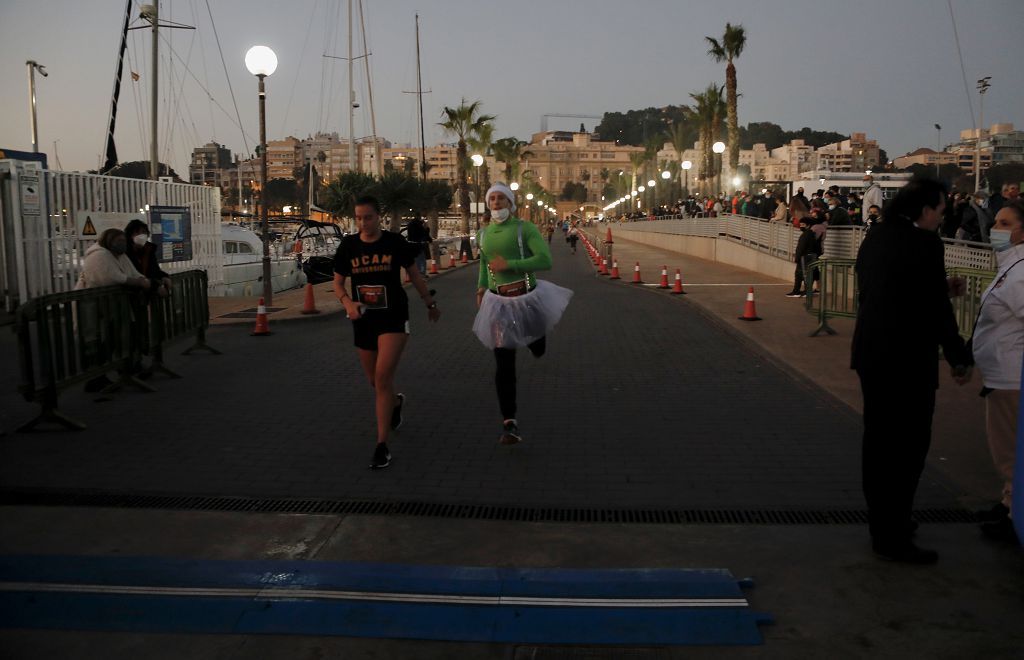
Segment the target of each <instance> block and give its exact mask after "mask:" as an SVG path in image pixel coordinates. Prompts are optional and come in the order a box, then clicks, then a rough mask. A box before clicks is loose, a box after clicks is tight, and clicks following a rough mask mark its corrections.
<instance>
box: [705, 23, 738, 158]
mask: <svg viewBox="0 0 1024 660" xmlns="http://www.w3.org/2000/svg"><path fill="white" fill-rule="evenodd" d="M704 39H705V40H707V42H708V45H709V46H710V48H708V55H710V56H711V59H713V60H714V61H716V62H728V64H727V65H726V66H725V89H726V94H727V98H728V116H729V171H730V172H735V171H736V168H737V167H738V166H739V164H740V125H739V120H738V119H737V117H736V65H735V64H733V60H734V59H736V58H738V57H739V56H740V54H741V53H742V52H743V47H744V46H745V45H746V44H747V33H746V31H745V30H744V29H743V26H742V25H732V24H731V23H726V24H725V34H723V35H722V41H721V42H719V41H718V39H713V38H712V37H704Z"/></svg>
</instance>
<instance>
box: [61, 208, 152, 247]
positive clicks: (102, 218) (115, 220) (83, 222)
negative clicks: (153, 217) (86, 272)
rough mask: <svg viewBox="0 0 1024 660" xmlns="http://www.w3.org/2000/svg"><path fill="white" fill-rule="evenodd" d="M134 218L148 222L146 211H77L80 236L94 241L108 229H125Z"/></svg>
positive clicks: (85, 239) (76, 223)
mask: <svg viewBox="0 0 1024 660" xmlns="http://www.w3.org/2000/svg"><path fill="white" fill-rule="evenodd" d="M132 220H141V221H143V222H146V223H147V224H148V222H147V218H146V214H145V213H104V212H101V211H82V210H79V211H75V225H76V226H77V227H78V238H80V239H82V240H83V241H90V240H92V241H94V240H96V239H97V238H99V237H100V234H102V233H103V232H105V231H106V230H108V229H124V228H125V227H126V226H127V225H128V223H129V222H131V221H132Z"/></svg>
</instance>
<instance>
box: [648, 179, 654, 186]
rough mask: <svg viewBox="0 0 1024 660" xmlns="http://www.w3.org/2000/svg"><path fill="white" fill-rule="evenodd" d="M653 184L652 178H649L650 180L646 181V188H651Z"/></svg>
mask: <svg viewBox="0 0 1024 660" xmlns="http://www.w3.org/2000/svg"><path fill="white" fill-rule="evenodd" d="M654 184H655V181H654V179H651V180H650V181H648V182H647V187H648V188H653V187H654Z"/></svg>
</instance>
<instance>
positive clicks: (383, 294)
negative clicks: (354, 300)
mask: <svg viewBox="0 0 1024 660" xmlns="http://www.w3.org/2000/svg"><path fill="white" fill-rule="evenodd" d="M356 294H357V295H358V296H359V302H361V303H363V305H364V306H365V307H366V309H387V308H388V289H387V287H386V286H384V285H383V284H360V285H359V286H357V287H356Z"/></svg>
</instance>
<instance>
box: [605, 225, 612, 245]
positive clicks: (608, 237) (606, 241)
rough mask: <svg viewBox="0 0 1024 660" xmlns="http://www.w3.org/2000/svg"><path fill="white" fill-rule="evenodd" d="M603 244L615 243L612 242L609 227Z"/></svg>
mask: <svg viewBox="0 0 1024 660" xmlns="http://www.w3.org/2000/svg"><path fill="white" fill-rule="evenodd" d="M604 242H605V243H608V244H611V243H614V242H615V241H613V240H612V228H611V227H609V228H608V233H607V234H606V235H605V237H604Z"/></svg>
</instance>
